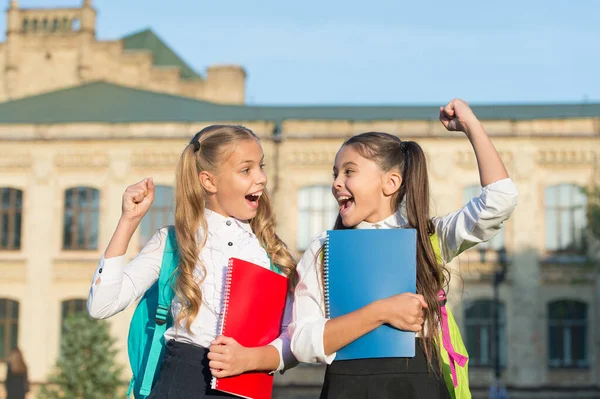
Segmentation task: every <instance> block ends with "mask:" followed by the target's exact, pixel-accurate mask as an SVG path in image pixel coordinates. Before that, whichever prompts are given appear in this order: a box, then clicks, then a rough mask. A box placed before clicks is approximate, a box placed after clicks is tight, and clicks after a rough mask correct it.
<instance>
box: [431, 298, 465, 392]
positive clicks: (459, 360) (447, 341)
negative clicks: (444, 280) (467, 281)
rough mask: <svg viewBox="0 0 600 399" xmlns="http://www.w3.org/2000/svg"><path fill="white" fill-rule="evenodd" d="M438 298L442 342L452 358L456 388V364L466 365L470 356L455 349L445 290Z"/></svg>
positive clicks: (451, 367) (451, 364) (451, 370)
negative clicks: (451, 335)
mask: <svg viewBox="0 0 600 399" xmlns="http://www.w3.org/2000/svg"><path fill="white" fill-rule="evenodd" d="M438 300H439V301H440V311H441V315H442V344H443V345H444V349H445V350H446V352H448V357H449V359H450V362H449V363H450V372H451V373H452V382H453V383H454V388H456V387H457V386H458V377H457V376H456V364H458V365H459V366H460V367H464V366H465V364H467V360H469V358H468V357H467V356H464V355H461V354H460V353H458V352H456V351H455V350H454V346H453V345H452V340H451V338H450V326H449V323H448V311H447V310H446V293H445V292H444V290H440V292H439V294H438Z"/></svg>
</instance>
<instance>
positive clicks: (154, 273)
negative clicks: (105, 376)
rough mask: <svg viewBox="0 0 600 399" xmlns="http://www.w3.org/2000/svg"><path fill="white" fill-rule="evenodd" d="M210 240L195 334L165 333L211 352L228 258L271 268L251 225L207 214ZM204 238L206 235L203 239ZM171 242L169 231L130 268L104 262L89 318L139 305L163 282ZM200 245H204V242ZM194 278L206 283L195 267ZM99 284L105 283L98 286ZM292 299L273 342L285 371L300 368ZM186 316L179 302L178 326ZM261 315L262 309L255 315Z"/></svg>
mask: <svg viewBox="0 0 600 399" xmlns="http://www.w3.org/2000/svg"><path fill="white" fill-rule="evenodd" d="M206 219H207V222H208V238H207V240H206V245H205V246H204V248H203V249H202V251H201V253H200V258H201V260H202V262H203V265H204V267H205V268H206V278H205V279H204V281H203V282H202V284H201V285H200V289H201V291H202V304H201V306H200V311H199V312H198V314H197V315H196V318H195V319H194V320H193V322H192V324H191V326H190V327H191V328H190V330H191V334H190V333H188V332H187V330H186V328H185V326H184V325H183V324H181V325H179V326H175V325H174V326H172V327H171V328H169V329H167V331H166V332H165V339H166V340H171V339H174V340H176V341H178V342H184V343H188V344H193V345H199V346H203V347H205V348H208V347H209V346H210V343H211V341H212V340H214V339H215V338H216V336H217V333H218V329H219V320H220V318H221V315H222V311H223V290H224V287H225V272H226V268H227V265H228V262H229V258H231V257H235V258H240V259H243V260H246V261H249V262H253V263H255V264H257V265H260V266H262V267H264V268H267V269H269V268H270V262H269V258H268V256H267V253H266V251H265V250H264V248H263V247H262V246H261V245H260V242H259V241H258V239H257V238H256V236H255V235H254V233H253V232H252V228H251V227H250V224H249V223H247V222H242V221H239V220H237V219H234V218H226V217H224V216H222V215H220V214H218V213H216V212H212V211H210V210H206ZM198 235H199V238H201V236H202V232H199V233H198ZM166 239H167V229H166V228H162V229H160V230H158V231H157V232H156V234H154V236H153V237H152V238H151V239H150V241H149V242H148V243H147V244H146V245H145V246H144V248H143V249H142V251H141V252H140V254H139V255H137V256H136V257H135V258H134V259H133V260H132V261H131V262H129V263H127V260H126V258H125V255H123V256H117V257H114V258H109V259H105V258H104V256H103V257H102V258H101V259H100V262H99V264H98V268H97V269H96V273H95V274H94V278H93V280H92V288H91V289H90V294H89V297H88V301H87V307H88V311H89V313H90V315H91V316H92V317H95V318H107V317H110V316H112V315H114V314H116V313H119V312H120V311H122V310H123V309H125V308H126V307H128V306H129V305H131V304H133V303H134V302H135V301H137V300H138V299H140V298H141V297H142V296H143V295H144V293H145V292H146V291H147V290H148V289H149V288H150V287H151V286H152V284H154V283H155V282H156V281H157V280H158V276H159V274H160V267H161V262H162V257H163V252H164V249H165V243H166ZM199 242H201V241H199ZM194 274H195V277H196V278H197V279H198V280H200V279H201V278H202V269H201V268H200V266H198V267H196V270H195V271H194ZM98 278H100V283H99V284H95V282H96V280H97V279H98ZM291 303H292V295H291V294H290V295H289V296H288V300H287V304H286V309H285V314H284V319H283V324H282V333H281V335H280V336H279V338H277V339H275V340H274V341H273V342H271V344H270V345H272V346H274V347H275V348H276V349H277V350H278V351H279V359H280V360H279V367H278V368H277V370H275V371H280V370H284V369H288V368H290V367H293V366H294V365H295V364H296V363H297V362H296V359H295V358H294V356H293V355H292V353H291V351H290V336H289V334H288V332H287V326H288V324H289V322H290V321H291V309H292V306H291ZM180 311H181V303H180V301H179V299H178V298H177V296H175V298H174V299H173V302H172V303H171V314H172V316H173V320H175V318H176V317H177V315H178V314H179V312H180ZM256 311H257V312H260V309H256Z"/></svg>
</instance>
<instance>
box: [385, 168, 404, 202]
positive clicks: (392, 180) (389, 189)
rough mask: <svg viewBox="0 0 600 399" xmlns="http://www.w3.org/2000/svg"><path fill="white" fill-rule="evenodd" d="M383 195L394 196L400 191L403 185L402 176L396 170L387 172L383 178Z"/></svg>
mask: <svg viewBox="0 0 600 399" xmlns="http://www.w3.org/2000/svg"><path fill="white" fill-rule="evenodd" d="M383 179H384V180H383V194H384V195H386V196H392V195H394V194H395V193H396V192H397V191H398V190H400V185H401V184H402V176H401V175H400V173H399V172H398V171H396V170H391V171H389V172H387V173H386V174H385V176H384V178H383Z"/></svg>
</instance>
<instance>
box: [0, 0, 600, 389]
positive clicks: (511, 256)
mask: <svg viewBox="0 0 600 399" xmlns="http://www.w3.org/2000/svg"><path fill="white" fill-rule="evenodd" d="M90 3H91V2H90V1H87V0H86V1H84V2H83V5H82V7H80V8H69V9H21V8H19V6H18V4H17V2H16V1H11V2H10V5H9V8H8V10H7V22H8V23H7V26H8V29H7V38H6V41H5V42H4V43H0V71H2V72H1V73H0V77H1V84H0V100H2V101H3V102H2V103H0V197H1V201H0V358H4V357H5V356H6V355H7V353H8V351H9V350H10V348H11V347H14V346H16V345H18V346H19V347H20V348H22V350H23V352H24V354H25V357H26V360H27V361H28V363H29V367H30V378H31V380H32V382H33V384H34V388H37V387H38V386H39V385H40V384H43V383H44V381H45V380H46V378H47V375H48V372H49V371H50V370H51V369H52V366H53V364H54V363H55V361H56V358H57V356H58V352H59V343H60V339H61V337H60V334H61V323H62V319H63V318H64V317H65V316H66V315H68V314H70V313H73V312H76V311H79V310H81V309H83V307H84V301H85V299H86V298H87V293H88V289H89V285H90V282H91V281H90V280H91V277H92V273H93V271H94V270H95V267H96V262H97V260H98V259H99V257H100V255H101V253H102V251H103V248H104V247H105V246H106V244H107V242H108V240H109V238H110V235H111V234H112V231H113V228H114V226H115V224H116V222H117V220H118V218H119V215H120V202H121V194H122V192H123V190H124V189H125V187H126V186H127V185H129V184H131V183H132V182H136V181H138V180H140V179H141V178H143V177H146V176H153V177H154V180H155V182H156V184H157V185H158V189H157V199H156V202H155V204H154V206H153V209H152V211H151V213H149V215H148V216H147V217H146V219H145V220H144V222H143V224H142V226H141V227H140V229H139V230H138V232H137V233H136V236H135V237H134V239H133V243H132V245H131V246H130V248H129V253H128V254H129V255H130V256H134V255H135V254H136V252H137V251H138V250H139V249H140V247H141V245H143V243H144V242H145V240H147V239H148V236H149V235H150V234H152V232H153V231H154V230H155V229H156V228H157V227H159V226H161V225H163V224H166V223H169V221H170V220H171V218H172V199H171V198H172V197H171V190H172V186H173V183H174V168H175V164H176V162H177V159H178V157H179V155H180V153H181V151H182V150H183V148H184V146H185V145H186V144H187V142H188V141H189V139H190V138H191V136H192V135H193V134H194V133H195V132H196V131H198V130H200V129H201V128H202V127H204V126H206V125H209V124H212V123H217V122H219V123H221V122H225V123H236V124H243V125H246V126H248V127H249V128H251V129H253V130H254V131H255V132H256V133H257V134H258V135H259V136H260V137H261V138H262V145H263V148H264V151H265V156H266V163H267V169H268V173H269V179H270V180H269V188H270V192H271V195H272V197H273V198H274V203H275V208H276V212H277V216H278V231H279V233H280V235H281V236H282V237H283V238H284V239H285V241H286V242H287V243H288V245H289V246H290V247H291V248H293V249H294V250H295V251H296V253H297V254H298V255H299V254H301V252H302V251H303V249H304V248H306V245H307V241H308V239H309V238H310V236H311V235H312V234H314V233H315V232H317V231H320V230H323V229H326V228H328V227H330V226H331V224H332V220H333V218H334V217H335V215H336V212H337V210H336V205H335V202H334V201H333V199H332V197H331V195H330V194H329V187H330V184H331V181H332V178H331V165H332V160H333V157H334V154H335V152H336V150H337V149H338V148H339V146H340V144H341V143H342V142H343V140H344V139H345V138H347V137H349V136H351V135H353V134H356V133H360V132H364V131H372V130H377V131H385V132H389V133H393V134H397V135H399V136H400V137H402V138H403V139H412V140H416V141H418V142H419V143H420V144H421V145H422V146H423V147H424V149H425V150H426V152H427V154H428V157H429V173H430V183H431V190H432V194H433V205H434V206H433V209H434V211H435V214H443V213H447V212H450V211H452V210H455V209H457V208H459V207H461V206H462V205H463V204H464V203H466V201H467V200H468V199H469V198H471V197H473V196H475V195H477V194H478V191H479V190H480V187H479V179H478V172H477V165H476V162H475V159H474V156H473V153H472V151H471V148H470V145H469V143H468V141H467V140H466V139H465V137H464V136H463V135H462V134H455V133H449V132H446V131H445V130H444V129H443V128H442V127H441V125H440V124H439V122H438V121H437V119H436V117H437V107H436V106H431V107H356V106H353V107H327V106H314V107H261V106H246V105H244V84H245V83H244V80H245V74H244V71H243V69H242V68H241V67H239V66H217V67H212V68H209V69H208V71H207V72H206V74H205V76H201V75H200V74H198V73H197V72H195V71H194V70H193V69H192V68H190V67H189V66H188V65H187V64H185V62H184V61H183V60H182V59H181V58H179V57H178V56H176V55H175V54H174V53H173V52H172V51H171V50H170V49H169V47H168V46H167V45H166V44H165V43H163V42H162V41H161V40H160V39H159V38H158V37H157V36H156V35H155V34H154V33H152V32H151V31H143V32H140V33H137V34H134V35H130V36H127V37H124V38H122V39H120V40H115V41H98V40H96V38H95V33H94V32H95V24H96V20H95V15H96V14H95V11H94V9H93V8H92V5H91V4H90ZM132 28H135V27H132ZM475 111H476V113H477V114H478V115H479V117H480V118H481V119H482V120H484V122H485V126H486V128H487V130H488V132H489V134H490V135H491V136H492V137H493V140H494V143H495V145H496V147H497V148H498V150H499V151H500V152H501V154H502V157H503V159H504V161H505V163H506V165H507V167H508V169H509V172H510V174H511V176H512V177H513V179H514V180H515V181H516V183H517V185H518V187H519V193H520V196H519V205H518V207H517V209H516V211H515V213H514V215H513V217H512V218H511V219H510V220H509V221H508V223H506V225H505V227H504V229H503V231H502V232H501V233H500V234H499V235H498V236H497V237H496V238H494V240H492V241H491V242H490V243H489V244H487V245H485V246H484V247H483V249H482V250H479V249H477V248H475V249H472V250H470V251H468V252H467V253H465V254H463V255H462V256H461V257H460V259H457V260H455V261H454V262H452V264H450V265H449V266H450V267H451V268H452V270H453V272H454V274H455V277H454V279H453V283H452V287H451V298H450V304H451V306H452V309H453V310H454V313H455V315H456V317H457V321H458V323H459V325H460V326H461V328H462V331H463V335H464V336H465V339H466V340H467V345H468V347H469V350H470V352H471V353H470V354H471V369H470V370H471V373H470V375H471V385H472V387H473V392H474V393H475V396H477V397H485V392H486V389H487V387H488V386H489V384H490V382H491V381H492V379H493V371H492V370H493V367H492V366H493V353H492V347H493V345H492V342H493V331H492V313H491V303H492V302H491V299H492V295H493V288H492V279H491V276H492V272H493V271H494V268H495V267H496V266H495V265H497V264H498V262H497V259H496V258H497V254H498V253H500V252H499V251H498V250H500V249H502V248H505V249H506V254H507V259H508V263H507V272H508V274H507V279H506V281H505V282H504V283H503V284H502V285H501V287H500V299H501V304H502V305H501V308H500V315H501V323H500V326H501V327H500V341H501V343H500V351H499V352H500V360H501V364H502V378H503V381H504V382H505V384H506V385H507V386H508V387H509V388H510V390H511V395H512V396H511V397H513V398H534V397H535V398H598V397H600V336H599V332H600V279H599V277H598V276H599V274H598V267H599V266H598V264H597V263H594V262H592V261H590V260H589V257H587V256H586V252H588V253H590V252H593V251H591V250H590V248H591V246H592V243H591V242H590V240H589V239H587V235H586V234H585V232H586V226H587V219H586V198H585V196H584V195H583V194H582V193H581V191H580V190H579V187H581V186H587V187H589V186H592V185H594V184H597V183H598V181H599V178H600V175H599V170H600V169H599V168H600V144H599V143H600V140H599V138H600V104H583V105H560V104H556V105H539V106H536V105H515V106H507V105H503V106H494V105H489V106H481V107H475ZM482 255H484V256H482ZM131 314H132V310H131V309H130V310H127V311H125V312H123V313H122V314H120V315H118V316H115V317H114V318H112V319H111V321H110V322H111V326H112V331H113V333H114V335H115V337H117V339H118V345H119V348H120V349H121V355H120V358H119V360H120V361H121V362H123V363H124V364H126V362H127V358H126V337H127V330H128V322H129V319H130V317H131ZM0 367H1V369H0V380H3V379H4V370H5V369H4V367H3V366H0ZM322 370H323V368H322V367H320V366H308V365H305V366H300V367H298V368H296V369H295V370H292V371H290V372H288V373H287V374H286V375H284V376H283V377H278V379H277V383H278V388H277V395H278V397H282V398H312V397H317V396H316V393H317V392H318V390H319V386H320V382H321V377H322ZM1 392H2V391H1V390H0V397H2V396H1V395H2V393H1Z"/></svg>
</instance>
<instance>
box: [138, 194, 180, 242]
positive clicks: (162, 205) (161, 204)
mask: <svg viewBox="0 0 600 399" xmlns="http://www.w3.org/2000/svg"><path fill="white" fill-rule="evenodd" d="M174 212H175V209H174V202H173V188H172V187H168V186H156V187H155V190H154V202H153V203H152V206H151V207H150V209H149V211H148V213H147V214H146V216H144V218H143V219H142V226H141V229H140V244H141V245H145V244H146V243H147V242H148V240H149V239H150V238H151V237H152V235H153V234H154V233H155V232H156V230H158V229H159V228H161V227H164V226H169V225H172V224H173V223H174V222H175V214H174Z"/></svg>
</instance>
